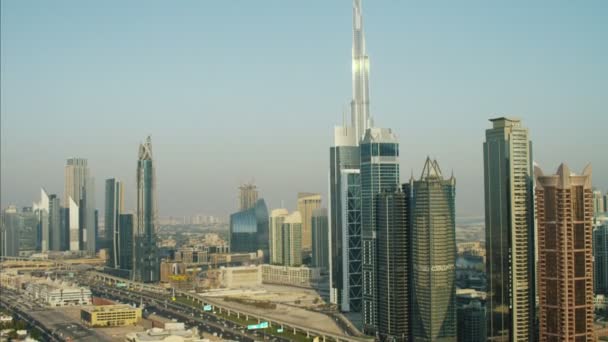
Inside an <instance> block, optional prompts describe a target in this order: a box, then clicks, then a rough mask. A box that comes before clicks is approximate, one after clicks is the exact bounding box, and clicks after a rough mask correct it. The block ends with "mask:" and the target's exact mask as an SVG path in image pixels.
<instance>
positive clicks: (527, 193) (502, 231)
mask: <svg viewBox="0 0 608 342" xmlns="http://www.w3.org/2000/svg"><path fill="white" fill-rule="evenodd" d="M490 121H491V122H492V128H491V129H488V130H486V142H485V143H484V144H483V154H484V177H485V178H484V185H485V218H486V258H487V261H486V274H487V279H488V290H487V293H488V298H487V301H486V305H487V314H488V322H487V323H488V329H487V331H488V338H489V339H490V340H494V341H511V342H516V341H533V340H534V339H535V338H536V328H535V326H536V324H535V321H536V314H535V302H536V291H535V271H534V269H535V262H534V199H533V185H532V184H533V171H532V142H531V141H530V140H529V138H528V129H527V128H525V127H523V126H522V124H521V121H520V120H517V119H509V118H504V117H503V118H496V119H491V120H490Z"/></svg>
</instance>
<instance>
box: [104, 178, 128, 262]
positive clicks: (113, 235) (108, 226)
mask: <svg viewBox="0 0 608 342" xmlns="http://www.w3.org/2000/svg"><path fill="white" fill-rule="evenodd" d="M105 203H106V205H105V215H104V224H105V240H106V241H108V243H109V246H110V251H109V252H110V256H109V258H108V266H109V267H113V268H118V266H119V260H118V254H119V251H120V247H119V245H120V229H119V225H120V215H121V214H122V213H123V212H124V210H125V208H124V188H123V186H122V182H119V181H117V180H116V179H114V178H110V179H106V197H105Z"/></svg>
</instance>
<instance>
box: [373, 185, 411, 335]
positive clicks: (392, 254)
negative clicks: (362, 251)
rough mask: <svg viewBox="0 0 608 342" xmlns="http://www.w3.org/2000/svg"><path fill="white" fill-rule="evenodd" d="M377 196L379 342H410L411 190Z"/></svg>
mask: <svg viewBox="0 0 608 342" xmlns="http://www.w3.org/2000/svg"><path fill="white" fill-rule="evenodd" d="M407 186H409V185H406V189H405V193H403V192H400V191H396V192H388V191H387V192H382V193H380V194H378V195H377V196H376V233H377V234H376V248H377V251H376V265H377V274H376V275H377V278H376V279H377V284H378V287H377V293H378V305H377V308H378V309H377V310H378V317H377V321H378V324H377V335H378V336H379V337H380V341H395V342H397V341H400V342H407V341H409V336H410V329H409V327H410V321H411V318H410V279H409V274H410V241H409V240H410V237H409V235H410V234H409V208H408V207H409V200H410V197H409V188H407Z"/></svg>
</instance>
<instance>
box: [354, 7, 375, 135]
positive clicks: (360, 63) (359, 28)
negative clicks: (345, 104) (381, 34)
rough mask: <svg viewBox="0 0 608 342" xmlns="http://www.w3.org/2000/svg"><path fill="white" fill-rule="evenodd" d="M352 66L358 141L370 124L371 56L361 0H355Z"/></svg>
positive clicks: (355, 124) (355, 125) (355, 129)
mask: <svg viewBox="0 0 608 342" xmlns="http://www.w3.org/2000/svg"><path fill="white" fill-rule="evenodd" d="M352 68H353V69H352V77H353V80H352V82H353V100H352V101H351V115H352V117H351V119H352V126H353V129H354V131H355V134H356V137H357V143H358V142H359V141H360V140H361V139H362V138H363V135H364V134H365V130H366V129H367V128H368V127H369V125H370V115H369V57H368V56H367V52H366V51H365V36H364V34H363V16H362V14H361V0H353V51H352Z"/></svg>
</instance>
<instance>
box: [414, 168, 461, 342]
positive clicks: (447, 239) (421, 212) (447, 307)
mask: <svg viewBox="0 0 608 342" xmlns="http://www.w3.org/2000/svg"><path fill="white" fill-rule="evenodd" d="M410 183H411V188H412V214H411V215H412V225H411V236H412V241H411V246H412V283H411V284H412V318H413V325H412V338H413V341H428V342H430V341H456V338H457V335H456V297H455V296H456V284H455V280H456V215H455V185H456V181H455V180H454V178H453V177H452V178H450V179H444V178H443V176H442V174H441V170H440V168H439V165H438V164H437V162H436V161H431V160H430V159H427V161H426V164H425V166H424V169H423V173H422V177H421V179H420V180H419V181H414V180H412V181H411V182H410ZM404 191H407V185H406V186H404Z"/></svg>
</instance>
